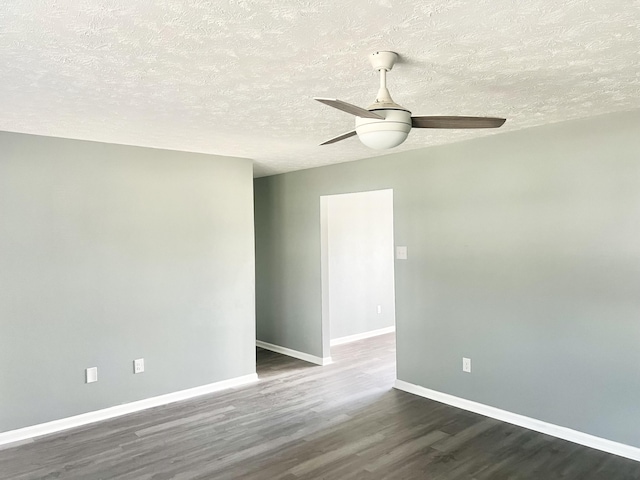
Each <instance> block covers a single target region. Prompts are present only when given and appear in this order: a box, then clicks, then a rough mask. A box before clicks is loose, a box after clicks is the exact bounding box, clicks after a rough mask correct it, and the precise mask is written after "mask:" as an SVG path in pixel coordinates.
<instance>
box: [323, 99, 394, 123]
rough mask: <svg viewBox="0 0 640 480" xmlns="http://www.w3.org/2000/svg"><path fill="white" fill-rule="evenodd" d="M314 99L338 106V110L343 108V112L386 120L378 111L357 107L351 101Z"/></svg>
mask: <svg viewBox="0 0 640 480" xmlns="http://www.w3.org/2000/svg"><path fill="white" fill-rule="evenodd" d="M314 100H317V101H318V102H320V103H324V104H325V105H329V106H330V107H333V108H337V109H338V110H342V111H343V112H347V113H350V114H351V115H355V116H356V117H363V118H377V119H380V120H384V117H381V116H380V115H378V114H377V113H374V112H370V111H369V110H366V109H364V108H360V107H357V106H355V105H351V104H350V103H347V102H343V101H342V100H338V99H337V98H318V97H314Z"/></svg>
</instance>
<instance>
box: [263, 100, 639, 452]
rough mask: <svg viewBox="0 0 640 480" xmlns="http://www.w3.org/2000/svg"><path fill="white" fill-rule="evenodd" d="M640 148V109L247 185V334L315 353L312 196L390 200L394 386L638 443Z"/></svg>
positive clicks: (317, 309) (317, 282) (315, 216)
mask: <svg viewBox="0 0 640 480" xmlns="http://www.w3.org/2000/svg"><path fill="white" fill-rule="evenodd" d="M426 134H428V132H423V131H420V132H414V133H412V135H426ZM347 141H357V140H356V139H352V140H347ZM323 148H339V147H337V146H336V147H323ZM639 151H640V111H638V110H636V111H632V112H625V113H617V114H611V115H605V116H600V117H593V118H590V119H583V120H576V121H571V122H565V123H560V124H554V125H547V126H543V127H538V128H534V129H527V130H521V131H516V132H508V133H502V134H496V135H491V136H487V137H483V138H479V139H475V140H471V141H467V142H461V143H457V144H450V145H445V146H440V147H432V148H427V149H422V150H415V151H410V152H405V153H398V154H391V155H389V156H385V157H379V158H373V159H367V160H362V161H357V162H350V163H345V164H339V165H334V166H329V167H323V168H316V169H309V170H303V171H298V172H292V173H287V174H283V175H276V176H272V177H265V178H260V179H257V180H256V181H255V194H256V216H257V223H256V225H257V235H256V238H257V248H256V251H257V264H258V269H257V275H258V277H257V295H258V310H257V312H258V316H257V321H258V331H259V332H261V335H264V336H265V337H267V338H265V340H266V341H269V342H271V343H275V344H279V345H282V346H285V347H290V348H294V349H298V350H302V351H305V352H308V353H311V354H314V355H318V356H325V355H322V353H323V348H326V346H325V345H323V342H322V338H321V328H320V326H321V315H322V302H321V270H320V266H321V262H320V251H321V249H320V232H319V231H318V229H319V225H320V219H319V215H320V208H319V201H320V200H319V199H320V196H322V195H331V194H337V193H348V192H357V191H364V190H375V189H384V188H392V189H393V191H394V224H395V232H394V236H395V242H396V244H397V245H406V246H408V252H409V256H408V259H407V260H402V261H396V269H395V278H396V285H395V292H396V341H397V349H398V350H397V360H398V365H397V371H398V378H399V379H400V380H404V381H406V382H410V383H413V384H416V385H420V386H423V387H427V388H430V389H433V390H437V391H441V392H444V393H448V394H451V395H455V396H458V397H462V398H466V399H470V400H473V401H477V402H480V403H483V404H487V405H491V406H494V407H498V408H501V409H504V410H507V411H511V412H515V413H519V414H522V415H526V416H528V417H532V418H537V419H540V420H543V421H546V422H550V423H553V424H557V425H562V426H565V427H569V428H572V429H575V430H579V431H583V432H586V433H589V434H592V435H596V436H599V437H603V438H607V439H611V440H614V441H618V442H622V443H626V444H629V445H633V446H637V447H640V430H638V429H637V428H636V426H637V425H638V424H639V423H640V412H639V411H638V408H637V405H638V404H640V369H638V365H640V349H638V340H639V339H640V322H638V318H640V295H638V288H637V286H638V285H640V157H639V156H638V152H639ZM365 153H366V150H364V149H363V154H365ZM463 356H465V357H470V358H471V359H472V365H473V372H472V373H471V374H466V373H463V372H462V368H461V366H462V365H461V364H462V361H461V360H462V357H463Z"/></svg>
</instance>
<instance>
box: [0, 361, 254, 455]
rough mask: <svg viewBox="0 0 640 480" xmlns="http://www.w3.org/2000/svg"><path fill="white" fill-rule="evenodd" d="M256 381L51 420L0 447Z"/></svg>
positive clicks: (4, 437)
mask: <svg viewBox="0 0 640 480" xmlns="http://www.w3.org/2000/svg"><path fill="white" fill-rule="evenodd" d="M257 381H258V375H257V374H255V373H252V374H249V375H244V376H242V377H236V378H230V379H229V380H223V381H221V382H215V383H210V384H208V385H202V386H200V387H195V388H189V389H186V390H180V391H178V392H172V393H167V394H165V395H159V396H157V397H151V398H145V399H144V400H138V401H135V402H130V403H125V404H124V405H116V406H114V407H109V408H104V409H102V410H96V411H93V412H87V413H83V414H81V415H74V416H73V417H67V418H61V419H60V420H54V421H52V422H46V423H40V424H38V425H32V426H30V427H24V428H19V429H17V430H10V431H8V432H2V433H0V445H5V444H8V443H13V442H20V441H24V440H27V439H31V438H34V437H39V436H41V435H49V434H51V433H56V432H60V431H62V430H67V429H69V428H74V427H80V426H82V425H87V424H89V423H94V422H100V421H102V420H108V419H109V418H114V417H119V416H121V415H127V414H129V413H134V412H139V411H141V410H146V409H147V408H153V407H158V406H160V405H166V404H168V403H173V402H179V401H181V400H187V399H189V398H193V397H198V396H200V395H205V394H207V393H212V392H218V391H220V390H226V389H227V388H233V387H239V386H241V385H246V384H248V383H253V382H257Z"/></svg>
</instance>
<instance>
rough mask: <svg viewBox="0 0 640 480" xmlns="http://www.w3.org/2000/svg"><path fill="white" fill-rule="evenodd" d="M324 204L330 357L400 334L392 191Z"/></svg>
mask: <svg viewBox="0 0 640 480" xmlns="http://www.w3.org/2000/svg"><path fill="white" fill-rule="evenodd" d="M320 204H321V235H322V242H321V248H322V252H321V259H322V327H323V328H322V338H323V350H324V354H325V356H329V352H330V351H331V347H335V346H337V345H343V344H346V343H351V342H355V341H359V340H363V339H366V338H371V337H374V336H379V335H384V334H389V333H391V332H394V331H395V290H394V258H393V249H394V247H393V190H391V189H388V190H375V191H369V192H359V193H349V194H341V195H327V196H323V197H321V202H320ZM393 343H395V341H394V342H393Z"/></svg>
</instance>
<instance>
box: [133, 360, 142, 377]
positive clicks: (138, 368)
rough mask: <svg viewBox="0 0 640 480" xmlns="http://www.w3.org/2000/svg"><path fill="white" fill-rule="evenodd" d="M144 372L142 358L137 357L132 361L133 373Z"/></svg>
mask: <svg viewBox="0 0 640 480" xmlns="http://www.w3.org/2000/svg"><path fill="white" fill-rule="evenodd" d="M142 372H144V358H138V359H137V360H134V361H133V373H142Z"/></svg>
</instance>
